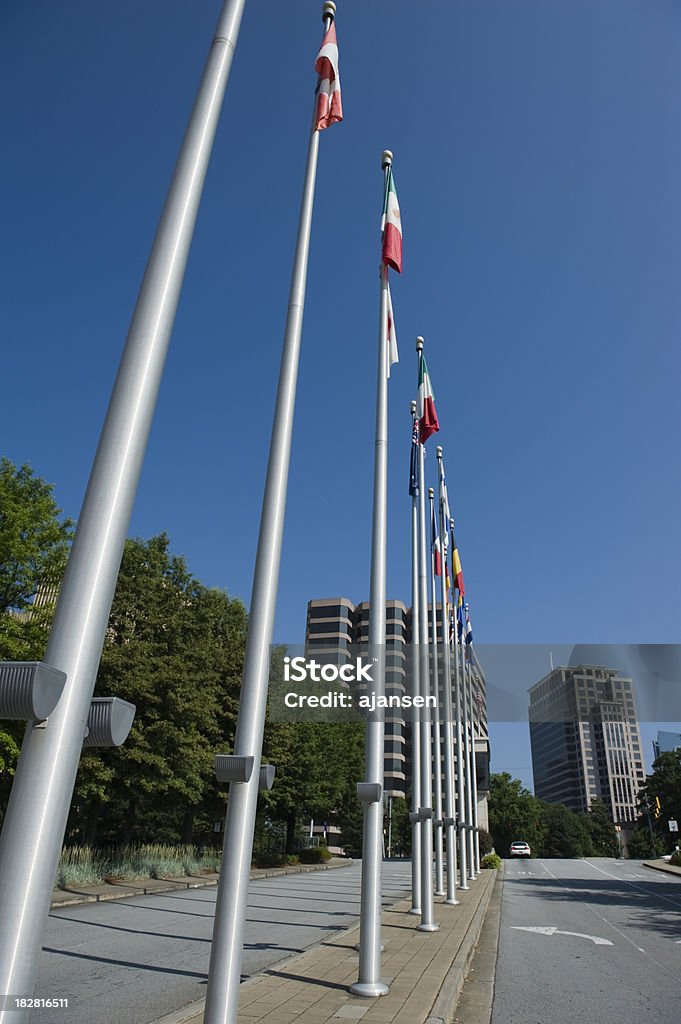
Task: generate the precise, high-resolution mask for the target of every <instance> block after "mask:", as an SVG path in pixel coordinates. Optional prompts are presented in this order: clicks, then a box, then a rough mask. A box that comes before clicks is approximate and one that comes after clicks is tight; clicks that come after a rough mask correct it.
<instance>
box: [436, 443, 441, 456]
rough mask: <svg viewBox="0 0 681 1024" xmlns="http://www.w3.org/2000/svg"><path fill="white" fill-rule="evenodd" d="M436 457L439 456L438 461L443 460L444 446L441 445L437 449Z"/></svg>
mask: <svg viewBox="0 0 681 1024" xmlns="http://www.w3.org/2000/svg"><path fill="white" fill-rule="evenodd" d="M435 455H436V456H437V458H438V459H441V458H442V445H441V444H439V445H438V446H437V448H436V449H435Z"/></svg>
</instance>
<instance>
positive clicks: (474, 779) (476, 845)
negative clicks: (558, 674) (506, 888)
mask: <svg viewBox="0 0 681 1024" xmlns="http://www.w3.org/2000/svg"><path fill="white" fill-rule="evenodd" d="M466 610H468V605H466ZM474 670H475V662H474V658H473V649H472V644H471V658H470V661H469V663H468V674H469V679H470V690H469V693H470V704H469V707H470V722H471V790H472V794H473V820H472V825H473V866H474V868H475V872H476V874H480V870H481V868H480V826H479V822H478V767H477V765H476V763H475V734H476V732H477V729H476V725H475V708H474V706H473V683H474V678H473V677H474ZM476 689H477V684H476ZM476 703H477V702H476ZM478 715H479V711H478Z"/></svg>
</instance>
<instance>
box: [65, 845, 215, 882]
mask: <svg viewBox="0 0 681 1024" xmlns="http://www.w3.org/2000/svg"><path fill="white" fill-rule="evenodd" d="M221 856H222V854H221V851H219V850H204V851H203V852H201V853H199V851H198V849H197V848H196V847H194V846H171V845H169V844H166V843H148V844H144V845H142V844H139V845H138V844H132V845H130V846H120V847H111V848H109V849H106V850H93V849H91V848H90V847H89V846H71V847H67V848H64V849H63V850H62V855H61V858H60V861H59V868H58V870H57V885H58V886H59V887H60V888H62V889H63V888H72V887H74V886H76V887H77V886H82V885H97V884H98V883H100V882H105V881H124V880H126V879H130V880H133V879H140V878H180V877H182V876H184V875H205V874H210V873H212V872H217V871H219V870H220V859H221Z"/></svg>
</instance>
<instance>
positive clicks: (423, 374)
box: [315, 21, 473, 646]
mask: <svg viewBox="0 0 681 1024" xmlns="http://www.w3.org/2000/svg"><path fill="white" fill-rule="evenodd" d="M315 71H316V72H317V74H318V75H319V81H318V83H317V106H316V112H315V127H316V128H317V130H318V131H322V130H324V129H325V128H328V127H329V126H330V125H332V124H336V123H338V122H339V121H342V120H343V106H342V101H341V88H340V72H339V63H338V39H337V36H336V23H335V21H332V22H331V24H330V26H329V28H328V29H327V31H326V33H325V35H324V38H323V40H322V45H321V48H320V50H319V53H318V54H317V59H316V60H315ZM381 234H382V245H381V263H382V267H383V268H385V271H384V272H385V273H386V274H387V270H388V268H390V269H392V270H394V271H396V272H397V273H398V274H401V273H402V216H401V213H400V204H399V201H398V198H397V188H396V185H395V176H394V174H393V169H392V166H390V167H389V168H388V171H387V174H386V180H385V192H384V197H383V211H382V216H381ZM387 299H388V302H387V312H388V316H387V337H386V344H387V346H388V360H387V375H388V377H389V376H390V369H391V367H392V366H394V365H395V364H396V363H398V362H399V353H398V349H397V331H396V328H395V315H394V312H393V304H392V296H391V293H390V282H389V280H388V282H387ZM439 429H440V424H439V421H438V418H437V411H436V409H435V394H434V392H433V386H432V383H431V380H430V374H429V372H428V364H427V363H426V358H425V356H424V354H423V351H421V352H419V365H418V391H417V396H416V421H415V423H414V427H413V432H412V443H411V458H410V465H409V494H410V495H411V496H415V495H417V494H418V448H417V446H418V445H419V444H422V445H425V444H426V442H427V441H428V439H429V438H430V437H432V435H433V434H435V433H437V432H438V431H439ZM440 473H441V476H442V481H441V482H442V490H443V494H444V498H443V508H442V512H443V521H444V523H445V524H449V525H448V528H447V529H446V530H445V532H444V536H443V537H442V539H440V532H439V527H438V517H437V516H436V515H435V509H434V506H433V513H432V523H431V533H432V536H431V550H432V553H433V559H434V564H435V575H436V576H438V577H439V576H441V575H442V572H443V568H444V573H445V590H446V594H447V598H448V599H449V594H450V592H452V598H453V600H452V605H451V607H453V605H454V603H456V608H457V612H456V618H457V622H458V632H459V637H461V638H463V639H464V640H465V643H466V644H467V645H468V646H470V644H472V642H473V628H472V626H471V620H470V615H469V611H468V605H467V604H465V603H464V595H465V593H466V589H465V585H464V579H463V571H462V569H461V558H460V556H459V549H458V547H457V544H456V539H455V536H454V526H453V521H452V518H451V514H450V510H449V498H448V495H447V485H446V481H445V479H444V465H443V463H442V462H440ZM450 541H451V543H450ZM450 550H451V567H452V572H451V575H450V571H449V562H450V559H449V552H450ZM454 595H456V598H455V599H454Z"/></svg>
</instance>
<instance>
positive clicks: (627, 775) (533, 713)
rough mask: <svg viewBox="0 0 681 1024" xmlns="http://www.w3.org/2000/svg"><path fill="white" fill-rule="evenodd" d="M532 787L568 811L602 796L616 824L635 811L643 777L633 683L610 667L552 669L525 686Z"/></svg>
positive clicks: (582, 807)
mask: <svg viewBox="0 0 681 1024" xmlns="http://www.w3.org/2000/svg"><path fill="white" fill-rule="evenodd" d="M529 692H530V708H529V717H530V743H531V746H532V772H533V775H534V791H535V795H536V796H537V797H539V799H541V800H546V801H548V802H550V803H561V804H565V805H566V806H567V807H569V808H570V809H571V810H573V811H588V809H589V807H590V805H591V802H592V800H594V799H599V800H602V801H603V803H604V804H605V806H606V807H607V808H608V810H609V812H610V815H611V817H612V820H613V821H614V822H615V823H616V824H626V823H627V822H632V821H635V820H636V818H637V817H638V809H637V795H638V791H639V789H640V787H641V786H642V785H643V783H644V782H645V772H644V768H643V754H642V751H641V736H640V728H639V722H638V715H637V711H636V700H635V695H634V684H633V681H632V680H631V679H628V678H626V677H624V676H621V675H620V674H619V673H618V672H617V671H616V670H615V669H611V668H606V667H604V666H602V665H577V666H573V667H569V668H565V667H559V668H555V669H553V671H552V672H550V673H549V674H548V675H547V676H545V677H544V678H543V679H541V680H540V681H539V682H538V683H535V685H534V686H533V687H531V689H530V691H529Z"/></svg>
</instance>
